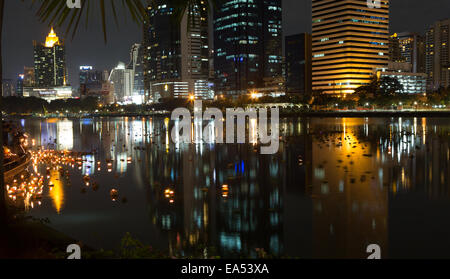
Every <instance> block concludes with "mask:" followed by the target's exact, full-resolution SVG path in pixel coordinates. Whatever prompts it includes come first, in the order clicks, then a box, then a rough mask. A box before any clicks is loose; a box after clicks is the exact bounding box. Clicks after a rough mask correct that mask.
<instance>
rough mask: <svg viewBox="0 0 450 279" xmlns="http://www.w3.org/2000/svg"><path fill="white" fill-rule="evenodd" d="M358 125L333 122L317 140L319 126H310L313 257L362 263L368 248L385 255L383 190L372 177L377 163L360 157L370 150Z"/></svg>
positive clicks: (360, 122)
mask: <svg viewBox="0 0 450 279" xmlns="http://www.w3.org/2000/svg"><path fill="white" fill-rule="evenodd" d="M364 121H365V120H364V119H342V120H340V119H339V120H336V121H334V123H327V126H328V127H327V130H328V131H329V130H331V131H335V132H334V133H333V134H322V135H321V134H320V133H319V131H320V130H322V129H323V128H324V127H323V126H324V125H323V124H320V123H323V122H320V121H314V120H313V121H312V123H311V125H312V129H313V130H314V131H315V137H316V139H315V140H314V141H313V144H312V151H311V152H312V154H314V156H313V160H312V165H313V182H312V198H313V251H314V257H327V258H355V257H358V258H364V257H365V256H366V255H367V254H366V247H367V246H368V245H370V244H378V245H380V246H381V247H382V250H383V251H386V250H387V249H386V248H387V219H388V207H387V205H388V204H387V190H386V189H385V188H383V187H382V185H381V187H380V183H379V181H378V179H379V178H378V177H376V175H375V174H373V172H372V170H373V168H374V167H375V166H376V165H377V162H376V161H377V159H376V158H373V157H371V156H370V157H369V156H365V155H368V154H372V152H374V151H375V149H376V146H372V145H371V144H370V143H369V142H368V140H367V138H364V136H365V133H364V132H365V131H364V130H365V129H366V128H367V127H368V126H366V125H365V124H367V123H364ZM329 126H332V127H329ZM333 126H334V127H333ZM371 127H372V126H371ZM377 169H378V168H377Z"/></svg>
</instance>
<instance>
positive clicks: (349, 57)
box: [312, 0, 389, 96]
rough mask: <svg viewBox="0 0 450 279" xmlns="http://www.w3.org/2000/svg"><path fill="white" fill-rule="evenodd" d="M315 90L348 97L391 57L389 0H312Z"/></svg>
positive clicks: (385, 64) (367, 81)
mask: <svg viewBox="0 0 450 279" xmlns="http://www.w3.org/2000/svg"><path fill="white" fill-rule="evenodd" d="M312 17H313V22H312V31H313V33H312V52H313V53H312V55H313V58H312V67H313V73H312V76H313V77H312V78H313V81H312V84H313V85H312V86H313V90H319V91H323V92H324V93H330V94H336V95H341V96H345V95H346V94H351V93H353V92H354V90H355V89H356V88H358V87H359V86H361V85H364V84H367V83H369V82H370V80H371V78H372V75H373V72H374V71H376V70H378V69H385V68H386V67H387V64H388V60H389V56H388V54H389V1H388V0H382V1H380V5H379V6H378V5H374V6H373V7H372V6H371V5H368V2H367V1H366V0H341V1H331V0H312Z"/></svg>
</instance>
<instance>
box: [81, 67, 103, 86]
mask: <svg viewBox="0 0 450 279" xmlns="http://www.w3.org/2000/svg"><path fill="white" fill-rule="evenodd" d="M103 80H104V79H103V71H98V70H94V68H93V67H92V66H80V85H83V84H89V83H95V82H102V81H103Z"/></svg>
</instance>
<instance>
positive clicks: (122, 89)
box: [109, 62, 134, 103]
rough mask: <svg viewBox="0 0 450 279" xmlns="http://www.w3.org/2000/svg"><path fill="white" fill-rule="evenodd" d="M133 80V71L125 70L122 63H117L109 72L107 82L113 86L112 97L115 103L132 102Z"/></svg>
mask: <svg viewBox="0 0 450 279" xmlns="http://www.w3.org/2000/svg"><path fill="white" fill-rule="evenodd" d="M133 78H134V76H133V71H132V70H130V69H127V68H126V67H125V63H123V62H119V64H118V65H117V67H115V68H114V69H112V70H111V73H110V75H109V81H110V82H111V83H112V84H113V85H114V97H115V101H116V102H118V103H131V102H132V94H133Z"/></svg>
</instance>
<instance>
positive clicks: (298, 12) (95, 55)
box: [3, 0, 450, 88]
mask: <svg viewBox="0 0 450 279" xmlns="http://www.w3.org/2000/svg"><path fill="white" fill-rule="evenodd" d="M61 1H65V0H61ZM114 1H117V2H121V1H118V0H114ZM5 2H6V3H5V18H4V27H3V28H4V30H3V71H4V76H3V77H4V78H12V79H14V80H15V79H16V77H17V75H18V74H20V73H22V72H23V66H33V44H32V41H33V40H37V41H38V42H43V41H44V40H45V37H46V35H47V34H48V32H49V27H48V26H47V25H46V24H42V23H40V22H39V21H38V19H37V17H36V15H35V11H36V7H34V8H32V7H31V0H25V1H24V2H23V1H22V0H7V1H5ZM425 3H426V4H425ZM283 5H284V6H283V12H284V19H283V21H284V22H283V25H284V34H285V35H290V34H295V33H300V32H311V0H283ZM117 6H118V7H121V4H118V5H117ZM449 10H450V1H449V0H429V1H426V2H425V1H423V0H391V32H403V31H414V32H424V31H425V30H426V28H427V26H429V25H430V24H432V23H433V22H434V21H436V20H439V19H444V18H448V17H450V15H449V14H448V11H449ZM109 12H110V11H109ZM92 14H93V15H95V11H93V13H92ZM111 14H112V13H111V12H110V15H109V19H110V20H109V32H108V43H107V45H105V44H104V41H103V35H102V32H101V25H100V19H99V18H93V19H92V20H91V21H90V23H89V26H90V27H89V28H88V29H86V26H84V25H83V26H81V28H80V30H79V31H78V33H77V36H76V37H75V39H74V40H71V37H68V38H67V39H66V52H67V56H66V59H67V66H68V69H69V81H70V82H71V84H72V85H73V86H74V87H75V88H78V68H79V66H80V65H91V66H94V67H95V68H96V69H111V68H113V67H114V66H115V65H117V63H118V62H119V61H123V62H126V63H128V61H129V50H130V47H131V45H132V44H133V43H135V42H140V41H141V37H142V29H141V27H139V26H138V25H136V24H135V23H133V22H132V21H131V19H130V17H128V14H125V12H124V10H121V11H120V12H119V17H121V18H120V19H119V22H120V26H119V29H117V27H116V25H115V24H114V22H113V20H112V18H111ZM56 32H57V33H58V35H59V36H60V38H61V37H63V36H64V35H63V34H62V33H61V30H58V29H56Z"/></svg>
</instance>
